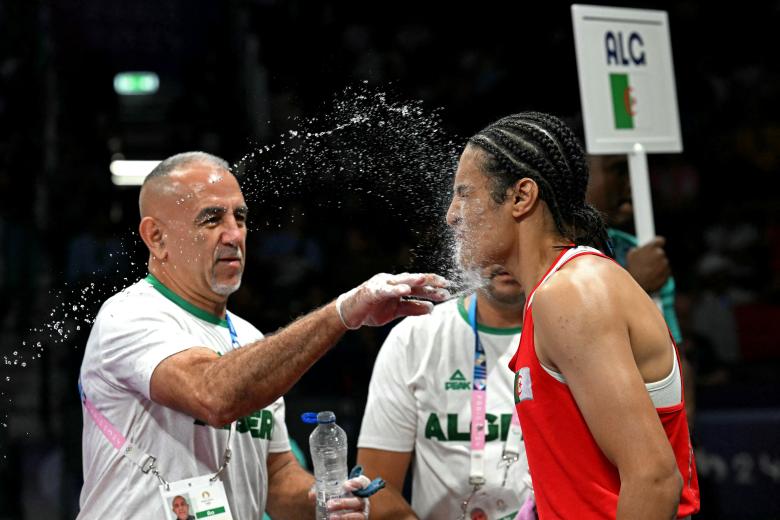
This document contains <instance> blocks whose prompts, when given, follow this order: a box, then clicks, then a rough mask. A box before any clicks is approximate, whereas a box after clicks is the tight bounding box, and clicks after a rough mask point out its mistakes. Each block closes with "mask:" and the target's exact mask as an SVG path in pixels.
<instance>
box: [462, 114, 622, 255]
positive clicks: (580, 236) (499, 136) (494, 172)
mask: <svg viewBox="0 0 780 520" xmlns="http://www.w3.org/2000/svg"><path fill="white" fill-rule="evenodd" d="M469 143H471V144H472V145H475V146H478V147H479V148H481V149H482V150H483V151H484V152H485V153H486V160H485V163H484V169H485V173H486V174H487V175H488V176H489V177H490V179H491V197H492V198H493V200H494V201H495V202H496V203H499V204H500V203H501V202H503V201H504V200H505V199H506V196H507V193H508V190H509V188H510V187H511V186H512V185H514V183H515V182H517V181H518V180H520V179H522V178H530V179H532V180H533V181H534V182H536V184H537V185H538V186H539V198H540V199H541V200H543V201H545V202H546V203H547V206H548V207H549V208H550V212H551V214H552V217H553V222H554V223H555V227H556V229H557V230H558V232H559V233H560V234H561V236H563V237H564V238H566V239H568V240H571V241H572V242H574V244H576V245H589V246H593V247H596V248H598V249H601V250H603V251H609V241H608V238H607V231H606V227H605V225H604V221H603V220H602V218H601V215H600V214H599V213H598V212H597V211H596V210H595V209H594V208H593V207H592V206H590V205H589V204H588V203H587V202H585V191H586V190H587V187H588V166H587V161H586V158H585V151H584V150H583V149H582V146H581V145H580V144H579V142H578V140H577V138H576V137H575V135H574V133H573V132H572V130H571V129H570V128H569V127H568V126H566V124H564V123H563V121H561V120H560V119H558V118H557V117H555V116H552V115H550V114H544V113H541V112H521V113H519V114H514V115H511V116H507V117H504V118H501V119H499V120H498V121H496V122H494V123H492V124H490V125H488V126H487V127H485V128H484V129H482V130H481V131H480V132H478V133H477V134H475V135H474V136H472V137H471V138H470V139H469Z"/></svg>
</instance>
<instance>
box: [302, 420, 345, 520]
mask: <svg viewBox="0 0 780 520" xmlns="http://www.w3.org/2000/svg"><path fill="white" fill-rule="evenodd" d="M309 447H310V448H311V459H312V462H314V478H315V479H316V481H317V482H316V490H317V520H327V518H328V510H327V507H326V504H327V502H328V500H330V499H331V498H339V497H341V496H343V495H344V488H343V486H344V481H346V480H347V434H346V433H345V432H344V430H342V429H341V428H340V427H339V425H337V424H336V414H335V413H333V412H320V413H318V414H317V427H316V428H314V431H313V432H312V433H311V435H310V436H309Z"/></svg>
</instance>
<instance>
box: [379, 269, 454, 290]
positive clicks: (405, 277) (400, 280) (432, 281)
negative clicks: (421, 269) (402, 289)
mask: <svg viewBox="0 0 780 520" xmlns="http://www.w3.org/2000/svg"><path fill="white" fill-rule="evenodd" d="M387 283H388V284H390V285H397V284H406V285H409V286H411V287H419V286H422V285H430V286H431V287H438V288H441V289H444V288H446V287H449V286H450V282H449V281H448V280H447V279H446V278H444V277H443V276H439V275H438V274H433V273H401V274H396V275H392V276H390V277H389V278H388V279H387Z"/></svg>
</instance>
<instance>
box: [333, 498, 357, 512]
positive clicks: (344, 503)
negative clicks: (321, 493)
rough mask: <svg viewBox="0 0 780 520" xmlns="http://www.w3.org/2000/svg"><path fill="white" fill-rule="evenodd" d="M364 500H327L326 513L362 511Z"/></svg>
mask: <svg viewBox="0 0 780 520" xmlns="http://www.w3.org/2000/svg"><path fill="white" fill-rule="evenodd" d="M364 507H365V499H363V498H358V497H344V498H331V499H330V500H328V512H331V511H363V508H364Z"/></svg>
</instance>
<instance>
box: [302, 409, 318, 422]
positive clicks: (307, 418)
mask: <svg viewBox="0 0 780 520" xmlns="http://www.w3.org/2000/svg"><path fill="white" fill-rule="evenodd" d="M301 420H302V421H303V422H305V423H306V424H317V412H305V413H302V414H301Z"/></svg>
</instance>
